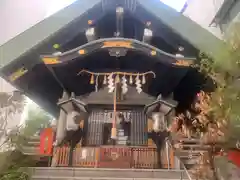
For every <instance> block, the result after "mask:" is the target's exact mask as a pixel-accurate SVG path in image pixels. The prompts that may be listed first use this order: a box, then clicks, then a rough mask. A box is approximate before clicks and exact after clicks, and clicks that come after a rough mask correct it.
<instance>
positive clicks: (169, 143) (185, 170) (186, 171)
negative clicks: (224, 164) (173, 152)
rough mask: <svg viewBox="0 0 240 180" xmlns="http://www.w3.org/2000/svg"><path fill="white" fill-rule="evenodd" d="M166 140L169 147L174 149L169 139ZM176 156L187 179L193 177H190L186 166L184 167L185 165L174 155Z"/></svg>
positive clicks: (190, 179)
mask: <svg viewBox="0 0 240 180" xmlns="http://www.w3.org/2000/svg"><path fill="white" fill-rule="evenodd" d="M166 142H167V143H168V145H169V146H170V147H171V148H173V149H175V148H174V147H173V146H172V144H171V141H170V140H169V139H167V141H166ZM176 157H177V159H178V160H179V162H180V167H181V166H182V167H183V170H184V172H185V173H186V174H187V177H188V179H189V180H193V179H192V178H191V176H190V174H189V172H188V170H187V168H186V167H185V165H184V164H183V162H182V161H181V160H180V158H179V157H178V156H176ZM180 179H181V180H182V177H180Z"/></svg>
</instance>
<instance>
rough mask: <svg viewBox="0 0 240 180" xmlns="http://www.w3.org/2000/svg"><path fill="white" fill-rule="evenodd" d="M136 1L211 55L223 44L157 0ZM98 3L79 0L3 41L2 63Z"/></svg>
mask: <svg viewBox="0 0 240 180" xmlns="http://www.w3.org/2000/svg"><path fill="white" fill-rule="evenodd" d="M138 2H139V3H140V4H141V5H142V6H143V7H144V8H146V10H147V11H149V12H150V13H152V14H154V15H155V16H156V17H157V18H159V20H160V21H162V22H163V23H165V24H166V25H167V26H169V27H170V28H171V29H172V30H173V31H175V32H176V33H177V34H179V35H180V36H181V37H183V38H184V39H186V40H187V41H188V42H189V43H191V44H192V45H194V46H195V47H196V48H198V49H200V50H202V51H205V52H208V53H211V54H214V53H217V52H218V51H219V49H220V48H221V47H222V45H223V43H222V42H221V41H220V40H219V39H218V38H216V37H215V36H213V35H212V34H211V33H209V32H208V31H207V30H205V29H203V28H202V27H200V26H199V25H197V24H196V23H195V22H193V21H192V20H190V19H188V18H187V17H185V16H183V15H182V14H181V13H178V12H176V11H175V10H174V9H172V8H170V7H168V6H166V5H164V4H163V3H161V2H159V1H156V0H147V1H146V0H138ZM99 3H101V0H90V1H89V0H78V1H76V2H75V3H73V4H72V5H70V6H68V7H67V8H65V9H63V10H61V11H59V12H57V13H56V14H54V15H52V16H50V17H49V18H47V19H45V20H43V21H41V22H40V23H38V24H37V25H35V26H33V27H31V28H30V29H28V30H26V31H25V32H23V33H21V34H20V35H18V36H16V37H15V38H13V39H11V40H10V41H8V42H7V43H5V44H3V45H2V46H0V63H1V66H4V65H6V64H9V63H10V62H12V61H13V60H15V59H17V58H18V57H20V56H23V55H24V54H25V53H27V52H28V51H30V50H31V49H32V48H34V47H36V46H37V45H39V44H41V43H42V42H43V41H46V40H47V39H48V38H49V37H51V36H52V35H54V34H55V33H56V32H58V31H59V30H60V29H62V28H64V27H66V25H68V24H69V23H70V22H72V21H73V20H74V19H76V18H77V17H79V16H81V15H83V14H84V13H85V12H86V11H87V10H89V9H91V8H92V7H94V6H95V5H97V4H99Z"/></svg>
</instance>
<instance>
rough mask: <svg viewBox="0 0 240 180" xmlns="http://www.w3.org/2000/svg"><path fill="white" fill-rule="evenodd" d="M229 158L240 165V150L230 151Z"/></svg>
mask: <svg viewBox="0 0 240 180" xmlns="http://www.w3.org/2000/svg"><path fill="white" fill-rule="evenodd" d="M228 159H229V160H230V161H232V162H233V163H234V164H235V165H236V166H238V167H240V151H229V152H228Z"/></svg>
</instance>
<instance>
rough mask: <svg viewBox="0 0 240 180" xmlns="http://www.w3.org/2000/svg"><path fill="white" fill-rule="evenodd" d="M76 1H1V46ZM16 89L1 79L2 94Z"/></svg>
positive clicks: (0, 90)
mask: <svg viewBox="0 0 240 180" xmlns="http://www.w3.org/2000/svg"><path fill="white" fill-rule="evenodd" d="M74 1H76V0H0V22H1V26H0V27H1V28H0V46H1V45H2V44H4V43H6V42H7V41H9V40H10V39H12V38H14V37H15V36H17V35H19V34H20V33H22V32H24V31H26V30H27V29H28V28H30V27H32V26H34V25H35V24H37V23H39V22H40V21H42V20H43V19H45V18H47V17H48V16H50V15H52V14H54V13H55V12H57V11H59V10H61V9H62V8H64V7H66V6H68V5H70V4H71V3H73V2H74ZM14 89H15V88H14V87H12V86H11V85H10V84H9V83H7V82H6V81H5V80H4V79H2V78H1V77H0V92H11V91H13V90H14Z"/></svg>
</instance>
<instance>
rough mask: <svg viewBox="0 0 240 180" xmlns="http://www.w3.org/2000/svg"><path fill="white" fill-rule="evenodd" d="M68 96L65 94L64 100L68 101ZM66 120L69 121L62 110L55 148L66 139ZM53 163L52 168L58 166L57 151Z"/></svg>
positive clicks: (54, 153) (54, 152)
mask: <svg viewBox="0 0 240 180" xmlns="http://www.w3.org/2000/svg"><path fill="white" fill-rule="evenodd" d="M67 98H68V94H67V93H66V92H63V96H62V100H63V99H67ZM66 120H67V114H66V112H65V111H64V110H63V109H60V114H59V118H58V121H57V127H56V140H55V143H54V146H58V145H59V144H60V143H61V142H62V141H63V139H64V137H65V135H66V123H67V122H66ZM52 157H53V158H52V163H51V166H52V167H55V166H56V165H57V159H58V154H56V151H55V150H54V151H53V156H52Z"/></svg>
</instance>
